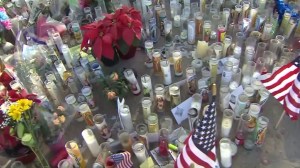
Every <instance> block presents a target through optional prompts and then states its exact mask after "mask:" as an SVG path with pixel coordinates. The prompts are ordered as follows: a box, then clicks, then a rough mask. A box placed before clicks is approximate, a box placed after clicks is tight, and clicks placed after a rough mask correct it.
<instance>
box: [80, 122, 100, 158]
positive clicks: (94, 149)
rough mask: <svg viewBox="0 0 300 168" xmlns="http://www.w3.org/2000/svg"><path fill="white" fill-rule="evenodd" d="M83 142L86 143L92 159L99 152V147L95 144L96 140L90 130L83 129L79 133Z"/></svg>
mask: <svg viewBox="0 0 300 168" xmlns="http://www.w3.org/2000/svg"><path fill="white" fill-rule="evenodd" d="M81 135H82V137H83V139H84V141H85V142H86V144H87V146H88V148H89V150H90V152H91V153H92V155H93V156H94V157H97V156H98V154H99V152H100V146H99V144H98V142H97V139H96V137H95V135H94V133H93V131H92V130H91V129H88V128H87V129H85V130H83V131H82V133H81Z"/></svg>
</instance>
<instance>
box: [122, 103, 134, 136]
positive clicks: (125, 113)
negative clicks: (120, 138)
mask: <svg viewBox="0 0 300 168" xmlns="http://www.w3.org/2000/svg"><path fill="white" fill-rule="evenodd" d="M120 118H121V122H122V125H123V128H124V130H126V131H127V132H132V131H133V124H132V119H131V114H130V109H129V107H128V106H127V105H124V106H123V108H122V109H121V110H120Z"/></svg>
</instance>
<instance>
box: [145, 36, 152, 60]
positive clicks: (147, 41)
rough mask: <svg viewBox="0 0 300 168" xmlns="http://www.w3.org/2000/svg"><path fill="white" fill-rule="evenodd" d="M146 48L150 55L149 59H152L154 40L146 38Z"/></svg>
mask: <svg viewBox="0 0 300 168" xmlns="http://www.w3.org/2000/svg"><path fill="white" fill-rule="evenodd" d="M145 49H146V53H147V56H148V57H149V59H151V60H152V53H153V41H151V40H146V41H145Z"/></svg>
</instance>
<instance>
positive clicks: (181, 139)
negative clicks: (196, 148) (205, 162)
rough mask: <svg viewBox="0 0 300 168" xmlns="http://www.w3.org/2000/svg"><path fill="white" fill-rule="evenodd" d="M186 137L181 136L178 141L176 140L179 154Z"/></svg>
mask: <svg viewBox="0 0 300 168" xmlns="http://www.w3.org/2000/svg"><path fill="white" fill-rule="evenodd" d="M187 137H188V135H181V136H180V137H179V138H178V140H177V146H178V149H179V151H180V152H182V150H183V148H184V146H185V144H184V141H185V140H186V138H187Z"/></svg>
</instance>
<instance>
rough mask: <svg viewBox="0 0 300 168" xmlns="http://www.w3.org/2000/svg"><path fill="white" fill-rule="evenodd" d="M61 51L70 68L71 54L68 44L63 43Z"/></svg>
mask: <svg viewBox="0 0 300 168" xmlns="http://www.w3.org/2000/svg"><path fill="white" fill-rule="evenodd" d="M61 52H62V54H63V56H64V58H65V60H66V63H67V66H68V68H72V56H71V52H70V49H69V47H68V45H65V44H63V45H62V46H61Z"/></svg>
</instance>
